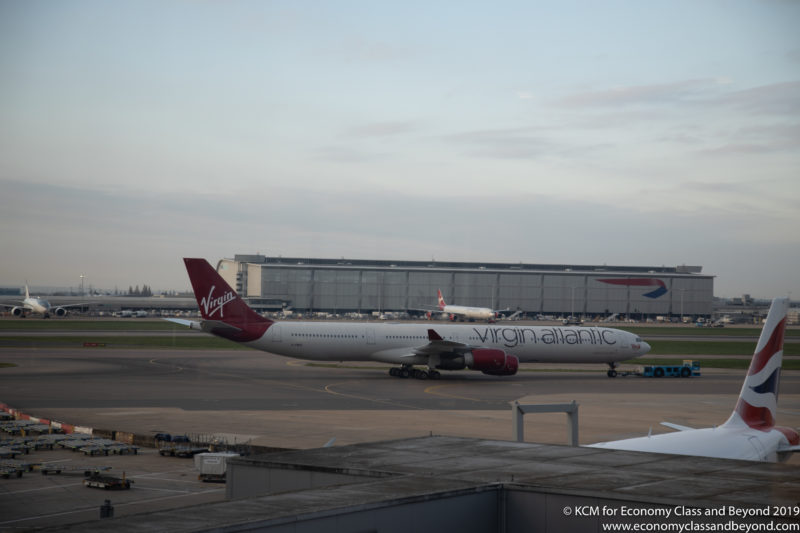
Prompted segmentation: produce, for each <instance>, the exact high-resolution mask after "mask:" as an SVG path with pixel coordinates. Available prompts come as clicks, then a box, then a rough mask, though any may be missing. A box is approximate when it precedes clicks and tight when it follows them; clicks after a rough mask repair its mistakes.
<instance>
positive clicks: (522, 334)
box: [245, 321, 650, 365]
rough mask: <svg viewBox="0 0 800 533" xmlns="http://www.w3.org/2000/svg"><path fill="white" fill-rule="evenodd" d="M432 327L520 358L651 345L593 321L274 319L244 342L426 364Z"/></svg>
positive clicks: (620, 351)
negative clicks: (489, 322)
mask: <svg viewBox="0 0 800 533" xmlns="http://www.w3.org/2000/svg"><path fill="white" fill-rule="evenodd" d="M429 329H433V330H434V331H435V332H436V333H437V334H438V335H440V336H441V337H442V339H444V341H446V342H453V343H460V345H458V346H457V348H456V349H457V350H461V351H469V350H470V349H472V348H492V349H499V350H503V351H504V352H505V353H507V354H510V355H514V356H516V357H517V358H518V359H519V361H520V362H521V363H532V362H562V363H611V362H617V361H622V360H626V359H631V358H634V357H638V356H640V355H642V354H644V353H647V351H649V349H650V346H649V345H648V344H647V343H646V342H644V341H642V340H641V339H640V338H639V337H637V336H636V335H634V334H632V333H629V332H627V331H622V330H617V329H612V328H597V327H563V326H552V327H551V326H498V325H437V326H434V327H431V326H430V325H428V324H395V323H391V324H387V323H381V324H373V323H347V322H291V321H287V322H275V323H273V324H272V325H270V327H269V329H268V330H267V332H266V333H265V334H264V335H263V336H262V337H261V338H259V339H256V340H254V341H251V342H247V343H245V344H247V345H248V346H250V347H252V348H257V349H260V350H264V351H267V352H270V353H274V354H278V355H285V356H289V357H297V358H300V359H310V360H317V361H381V362H386V363H405V364H418V365H421V364H428V363H429V355H426V354H425V353H420V352H418V350H420V349H422V348H424V347H426V346H428V345H429V344H430V341H429V337H428V330H429Z"/></svg>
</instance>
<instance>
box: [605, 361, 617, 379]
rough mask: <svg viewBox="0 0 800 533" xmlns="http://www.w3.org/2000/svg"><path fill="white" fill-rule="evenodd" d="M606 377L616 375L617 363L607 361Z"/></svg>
mask: <svg viewBox="0 0 800 533" xmlns="http://www.w3.org/2000/svg"><path fill="white" fill-rule="evenodd" d="M607 374H608V377H610V378H615V377H617V363H608V372H607Z"/></svg>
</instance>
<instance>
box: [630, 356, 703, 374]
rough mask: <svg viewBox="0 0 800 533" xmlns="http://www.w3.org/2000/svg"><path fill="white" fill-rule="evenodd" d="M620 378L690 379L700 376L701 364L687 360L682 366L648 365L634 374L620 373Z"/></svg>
mask: <svg viewBox="0 0 800 533" xmlns="http://www.w3.org/2000/svg"><path fill="white" fill-rule="evenodd" d="M619 375H620V376H642V377H645V378H663V377H671V378H689V377H698V376H700V363H699V362H697V361H692V360H691V359H686V360H684V361H683V364H681V365H648V366H643V367H640V368H639V369H638V370H634V371H633V372H619Z"/></svg>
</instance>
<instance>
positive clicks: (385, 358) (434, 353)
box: [165, 258, 650, 379]
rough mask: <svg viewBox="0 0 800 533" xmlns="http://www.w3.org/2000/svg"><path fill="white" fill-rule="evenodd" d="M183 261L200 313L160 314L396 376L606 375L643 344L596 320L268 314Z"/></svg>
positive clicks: (291, 353)
mask: <svg viewBox="0 0 800 533" xmlns="http://www.w3.org/2000/svg"><path fill="white" fill-rule="evenodd" d="M183 261H184V264H185V265H186V270H187V272H188V275H189V280H190V281H191V283H192V288H193V289H194V294H195V298H196V299H197V303H198V306H199V307H200V315H201V317H202V321H199V322H197V321H191V320H184V319H179V318H165V320H168V321H170V322H174V323H177V324H181V325H184V326H188V327H190V328H192V329H199V330H202V331H205V332H208V333H212V334H214V335H217V336H219V337H223V338H226V339H229V340H232V341H234V342H239V343H243V344H245V345H247V346H249V347H251V348H255V349H258V350H264V351H266V352H270V353H273V354H277V355H283V356H287V357H295V358H298V359H307V360H313V361H379V362H383V363H391V364H396V365H399V366H397V367H392V368H391V369H390V371H389V374H390V375H392V376H395V377H402V378H408V377H415V378H417V379H429V378H430V379H439V378H440V377H441V373H440V372H439V370H462V369H465V368H468V369H470V370H477V371H481V372H483V373H484V374H487V375H492V376H511V375H514V374H516V373H517V370H518V368H519V363H520V362H523V363H527V362H563V363H605V364H608V365H609V367H610V368H611V370H609V375H611V374H610V373H611V372H612V371H613V368H614V367H615V366H616V363H617V362H618V361H624V360H626V359H631V358H633V357H638V356H640V355H643V354H645V353H647V352H648V351H649V350H650V346H649V345H648V344H647V343H646V342H644V341H643V340H642V339H641V338H639V337H638V336H636V335H634V334H632V333H629V332H627V331H621V330H617V329H611V328H600V327H591V328H588V327H586V328H565V327H559V326H554V327H543V326H492V325H487V326H480V327H473V326H471V325H440V326H437V327H436V329H433V328H431V327H429V326H427V325H425V324H398V323H353V322H327V323H326V322H301V321H287V322H281V321H278V322H275V321H273V320H270V319H268V318H264V317H262V316H261V315H259V314H258V313H256V312H255V311H253V310H252V309H251V308H250V307H248V306H247V304H246V303H245V302H244V300H242V299H241V298H240V297H239V296H238V295H237V294H236V292H235V291H234V290H233V289H232V288H231V287H230V285H228V284H227V283H226V282H225V280H224V279H222V277H221V276H220V275H219V274H218V273H217V271H216V270H214V268H213V267H212V266H211V265H210V264H209V263H208V261H206V260H205V259H193V258H185V259H184V260H183ZM414 365H425V366H427V369H418V368H414ZM615 375H616V372H615Z"/></svg>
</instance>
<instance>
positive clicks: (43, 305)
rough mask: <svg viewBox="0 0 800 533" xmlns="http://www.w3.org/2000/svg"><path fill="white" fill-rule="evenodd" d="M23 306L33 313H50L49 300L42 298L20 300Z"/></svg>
mask: <svg viewBox="0 0 800 533" xmlns="http://www.w3.org/2000/svg"><path fill="white" fill-rule="evenodd" d="M22 305H23V307H26V308H28V309H30V310H31V312H33V313H38V314H40V315H46V314H48V313H50V302H48V301H47V300H45V299H43V298H25V299H24V300H23V301H22Z"/></svg>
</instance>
